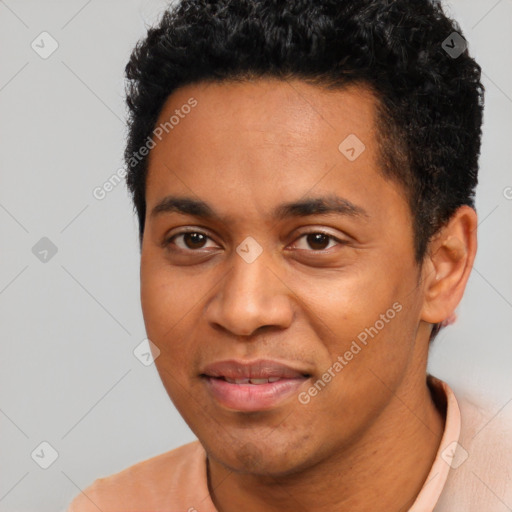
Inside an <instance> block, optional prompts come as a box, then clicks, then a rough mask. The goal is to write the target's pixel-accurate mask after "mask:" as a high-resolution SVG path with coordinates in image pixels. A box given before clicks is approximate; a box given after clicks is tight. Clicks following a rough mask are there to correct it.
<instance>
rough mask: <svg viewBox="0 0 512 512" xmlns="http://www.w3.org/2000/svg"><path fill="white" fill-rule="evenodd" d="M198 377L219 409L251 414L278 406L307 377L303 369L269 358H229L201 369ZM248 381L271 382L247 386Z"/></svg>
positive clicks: (249, 383)
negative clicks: (250, 359)
mask: <svg viewBox="0 0 512 512" xmlns="http://www.w3.org/2000/svg"><path fill="white" fill-rule="evenodd" d="M201 377H202V378H203V379H204V381H205V383H206V387H207V389H208V391H209V393H210V394H211V395H212V397H213V398H214V399H215V400H216V401H217V402H218V403H219V404H220V405H222V406H223V407H225V408H228V409H231V410H236V411H244V412H255V411H264V410H269V409H272V408H275V407H277V406H278V405H280V404H281V403H282V402H283V401H285V400H286V399H287V398H289V397H290V396H291V395H294V394H296V393H297V392H298V389H299V388H300V387H301V386H302V385H303V384H304V382H305V381H306V380H308V379H309V377H310V375H309V374H308V373H307V371H305V370H302V369H299V368H294V367H293V366H291V365H290V364H287V363H283V362H280V361H276V360H271V359H257V360H253V361H243V360H235V359H229V360H225V361H218V362H216V363H212V364H209V365H207V366H205V367H204V369H203V370H202V372H201ZM226 379H228V380H229V381H231V382H228V380H226ZM250 379H260V380H263V379H264V380H267V379H271V380H272V381H271V382H265V383H251V382H250ZM234 381H238V382H234Z"/></svg>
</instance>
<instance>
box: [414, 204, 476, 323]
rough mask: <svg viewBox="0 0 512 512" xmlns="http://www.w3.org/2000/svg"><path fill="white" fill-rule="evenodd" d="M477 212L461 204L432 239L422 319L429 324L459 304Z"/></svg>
mask: <svg viewBox="0 0 512 512" xmlns="http://www.w3.org/2000/svg"><path fill="white" fill-rule="evenodd" d="M476 228H477V215H476V212H475V210H473V208H471V207H469V206H461V207H460V208H459V209H458V210H457V211H456V212H455V213H454V215H453V216H452V218H451V219H450V221H449V222H448V223H447V224H446V226H444V227H443V228H442V229H441V230H440V232H439V233H438V235H436V236H435V238H434V239H433V240H432V241H431V247H430V253H429V256H428V259H429V262H428V263H429V265H428V266H427V270H428V275H426V276H425V282H424V284H425V287H424V292H425V295H424V303H423V309H422V314H421V319H422V320H424V321H425V322H429V323H432V324H435V323H440V322H443V321H444V320H446V319H447V318H449V317H450V316H451V315H452V314H453V313H454V311H455V308H456V307H457V305H458V304H459V302H460V300H461V299H462V296H463V294H464V290H465V288H466V284H467V281H468V278H469V275H470V273H471V269H472V267H473V262H474V259H475V255H476V249H477V234H476Z"/></svg>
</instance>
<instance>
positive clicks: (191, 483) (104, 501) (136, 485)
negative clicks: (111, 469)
mask: <svg viewBox="0 0 512 512" xmlns="http://www.w3.org/2000/svg"><path fill="white" fill-rule="evenodd" d="M204 492H206V493H207V492H208V491H207V483H206V454H205V451H204V449H203V447H202V445H201V444H200V443H199V441H193V442H192V443H188V444H185V445H183V446H180V447H178V448H175V449H174V450H171V451H169V452H166V453H162V454H160V455H157V456H155V457H152V458H150V459H146V460H144V461H142V462H139V463H137V464H134V465H133V466H130V467H128V468H126V469H124V470H122V471H120V472H119V473H115V474H113V475H110V476H107V477H103V478H98V479H97V480H95V481H94V482H93V483H92V484H91V485H90V486H89V487H87V488H86V489H84V490H83V491H82V492H81V493H80V494H79V495H78V496H76V497H75V499H74V500H73V501H72V502H71V504H70V505H69V508H68V510H67V512H92V511H94V512H97V511H98V509H99V510H102V512H109V511H111V510H112V511H113V510H121V509H122V510H124V511H128V510H130V511H135V510H144V509H146V510H147V509H148V507H150V508H158V507H163V506H165V505H172V506H173V507H178V508H179V509H180V510H181V509H182V508H184V510H188V509H189V508H190V509H191V510H193V508H194V506H195V505H194V502H195V503H196V504H197V500H198V499H199V498H198V496H200V498H204V497H205V496H203V495H202V494H203V493H204Z"/></svg>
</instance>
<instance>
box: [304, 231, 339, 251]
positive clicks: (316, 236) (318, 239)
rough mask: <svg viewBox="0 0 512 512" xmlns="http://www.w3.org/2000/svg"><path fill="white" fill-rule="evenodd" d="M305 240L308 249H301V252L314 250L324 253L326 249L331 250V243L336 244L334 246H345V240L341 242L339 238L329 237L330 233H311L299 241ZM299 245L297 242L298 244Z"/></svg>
mask: <svg viewBox="0 0 512 512" xmlns="http://www.w3.org/2000/svg"><path fill="white" fill-rule="evenodd" d="M301 239H304V240H305V242H306V243H305V244H304V245H306V247H299V249H301V250H312V251H313V252H314V251H323V250H325V249H330V248H331V247H333V245H331V246H329V244H330V243H331V242H334V245H343V244H344V242H343V240H339V239H338V238H336V237H334V236H332V235H329V234H328V233H323V232H321V231H315V232H310V233H304V234H303V235H302V236H300V237H299V238H298V240H301ZM296 243H297V242H296Z"/></svg>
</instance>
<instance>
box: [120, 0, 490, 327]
mask: <svg viewBox="0 0 512 512" xmlns="http://www.w3.org/2000/svg"><path fill="white" fill-rule="evenodd" d="M454 32H457V33H458V34H455V35H454V34H453V33H454ZM454 36H455V39H453V37H454ZM445 41H448V46H447V45H446V43H445ZM454 41H457V42H460V41H465V40H464V39H463V38H462V31H461V29H460V26H459V25H458V23H457V22H456V21H454V20H452V19H450V18H449V17H448V16H447V15H446V14H445V13H444V11H443V8H442V5H441V3H440V2H439V1H436V0H358V1H353V0H182V1H179V2H178V3H176V4H174V5H172V4H171V5H169V7H168V9H167V10H165V11H164V13H163V15H162V17H161V20H160V22H159V23H158V25H157V26H155V27H153V28H150V29H149V30H148V33H147V36H146V37H145V38H144V39H142V40H141V41H139V42H138V43H137V45H136V47H135V48H134V50H133V52H132V55H131V57H130V60H129V62H128V64H127V65H126V69H125V72H126V78H127V84H126V102H127V106H128V114H129V119H128V128H129V130H128V139H127V146H126V149H125V154H124V156H125V162H126V165H127V177H126V180H127V185H128V188H129V190H130V192H131V194H132V197H133V202H134V207H135V209H136V212H137V215H138V219H139V236H140V243H142V237H143V233H144V219H145V215H146V202H145V182H146V174H147V157H140V154H139V150H140V148H141V147H143V146H144V144H145V143H146V140H147V138H148V136H150V135H151V133H152V131H153V130H154V128H155V124H156V122H157V119H158V116H159V114H160V111H161V109H162V107H163V105H164V103H165V101H166V99H167V98H168V96H169V95H170V94H171V93H172V92H173V91H175V90H176V89H177V88H178V87H181V86H184V85H188V84H192V83H198V82H201V81H213V82H223V81H227V80H244V79H254V78H259V77H261V78H265V77H272V78H278V79H282V80H288V79H290V78H298V79H302V80H304V81H306V82H308V83H312V84H315V85H318V86H323V87H327V88H340V89H341V88H343V87H345V86H347V85H349V84H354V85H363V86H366V87H368V88H370V89H371V90H372V91H373V92H374V94H375V97H376V99H377V106H378V120H377V125H378V126H377V127H378V130H379V134H380V141H379V150H380V151H379V153H380V157H381V158H380V167H381V170H382V173H383V174H384V175H385V176H386V177H389V178H394V179H396V180H397V181H398V182H399V183H401V184H402V185H403V187H404V189H405V191H406V193H407V198H408V201H409V205H410V208H411V212H412V216H413V226H414V249H415V258H416V261H417V262H418V263H421V261H422V260H423V258H424V256H425V254H426V251H427V247H428V242H429V240H430V239H431V237H432V236H433V235H434V234H435V233H436V232H437V231H438V230H439V229H440V228H441V227H442V226H443V225H444V224H445V223H446V222H447V221H448V220H449V219H450V217H451V216H452V214H453V213H454V212H455V210H456V209H457V208H458V207H459V206H461V205H469V206H471V207H472V208H475V205H474V194H475V187H476V185H477V181H478V180H477V174H478V157H479V155H480V142H481V125H482V117H483V106H484V87H483V85H482V83H481V81H480V76H481V68H480V66H479V65H478V64H477V63H476V62H475V60H474V59H473V58H471V57H470V56H469V54H468V50H467V48H466V49H464V51H463V52H462V53H460V55H456V54H455V55H454V54H453V52H452V53H450V52H449V51H448V49H449V48H450V47H453V46H454V45H455V42H454ZM443 43H444V44H443ZM134 155H137V158H134ZM438 330H439V326H436V327H435V328H434V331H433V334H432V335H433V336H435V335H436V334H437V332H438Z"/></svg>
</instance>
